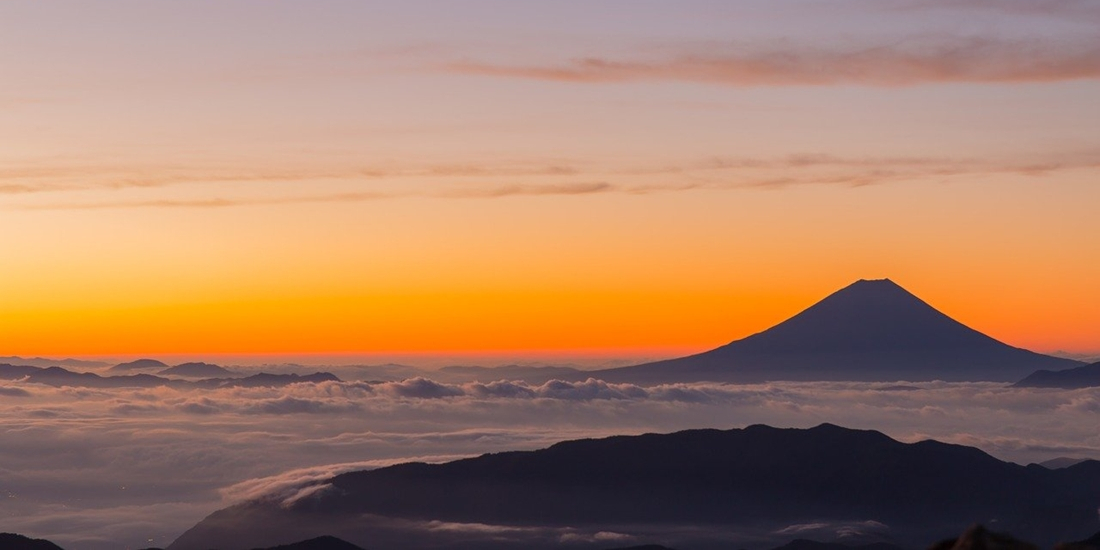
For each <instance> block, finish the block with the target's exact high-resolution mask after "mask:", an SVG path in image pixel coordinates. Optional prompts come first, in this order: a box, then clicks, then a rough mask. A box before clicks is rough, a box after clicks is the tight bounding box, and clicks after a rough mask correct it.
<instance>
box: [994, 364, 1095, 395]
mask: <svg viewBox="0 0 1100 550" xmlns="http://www.w3.org/2000/svg"><path fill="white" fill-rule="evenodd" d="M1015 385H1016V386H1017V387H1020V388H1061V389H1066V390H1073V389H1078V388H1092V387H1096V386H1100V363H1093V364H1091V365H1084V366H1081V367H1075V368H1072V369H1065V370H1060V371H1050V370H1038V371H1035V372H1033V373H1031V374H1029V375H1028V376H1027V377H1026V378H1024V379H1023V380H1020V381H1019V382H1017V383H1016V384H1015Z"/></svg>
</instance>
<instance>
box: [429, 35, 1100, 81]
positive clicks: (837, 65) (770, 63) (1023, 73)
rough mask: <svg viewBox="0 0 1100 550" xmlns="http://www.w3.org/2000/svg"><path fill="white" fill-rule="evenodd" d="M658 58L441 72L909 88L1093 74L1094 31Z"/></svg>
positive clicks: (486, 65) (1099, 45)
mask: <svg viewBox="0 0 1100 550" xmlns="http://www.w3.org/2000/svg"><path fill="white" fill-rule="evenodd" d="M683 49H684V50H687V51H684V52H683V53H679V54H675V55H672V56H670V57H666V58H660V59H642V60H639V59H612V58H608V57H600V56H592V57H584V58H578V59H571V60H568V61H565V62H561V63H556V64H545V65H536V64H531V65H506V64H497V63H490V62H483V61H476V60H467V61H459V62H454V63H451V64H448V65H446V66H445V67H444V68H445V69H446V70H449V71H452V72H456V73H462V74H470V75H480V76H495V77H506V78H522V79H533V80H547V81H557V82H575V83H621V82H642V81H686V82H700V83H709V84H722V85H728V86H742V87H750V86H835V85H862V86H915V85H920V84H940V83H960V82H966V83H1017V82H1057V81H1066V80H1081V79H1097V78H1100V34H1094V35H1091V36H1088V37H1085V38H1079V39H1076V40H1073V39H1057V40H1055V39H1045V38H1029V39H997V38H985V37H930V38H921V39H914V40H901V41H897V42H892V43H880V44H871V45H849V46H845V47H837V46H833V47H831V48H829V47H820V46H819V47H808V46H804V45H797V44H791V43H780V44H773V45H771V46H770V47H767V48H760V47H751V46H747V45H740V46H725V47H714V46H708V47H706V48H701V47H690V48H683Z"/></svg>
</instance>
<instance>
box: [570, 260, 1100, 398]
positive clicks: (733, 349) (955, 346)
mask: <svg viewBox="0 0 1100 550" xmlns="http://www.w3.org/2000/svg"><path fill="white" fill-rule="evenodd" d="M1080 364H1081V363H1080V362H1078V361H1074V360H1072V359H1063V358H1060V357H1051V356H1048V355H1042V354H1038V353H1034V352H1031V351H1027V350H1024V349H1020V348H1015V347H1012V346H1009V345H1007V344H1004V343H1002V342H999V341H997V340H995V339H993V338H991V337H989V336H986V335H985V334H982V333H980V332H978V331H976V330H974V329H971V328H969V327H967V326H966V325H963V324H962V323H959V322H958V321H955V320H954V319H952V318H950V317H948V316H947V315H944V314H943V313H940V312H939V311H937V310H936V309H935V308H933V307H932V306H930V305H928V304H927V303H925V302H924V301H922V300H921V299H920V298H917V297H916V296H914V295H913V294H911V293H909V292H908V291H907V290H905V289H903V288H902V287H900V286H898V285H897V284H895V283H894V282H893V281H891V280H889V279H881V280H860V281H857V282H855V283H853V284H851V285H849V286H847V287H845V288H843V289H841V290H839V291H837V292H835V293H833V294H831V295H830V296H828V297H826V298H825V299H824V300H821V301H820V302H818V303H816V304H814V305H813V306H811V307H810V308H808V309H806V310H805V311H803V312H801V313H799V314H798V315H795V316H794V317H792V318H790V319H788V320H786V321H784V322H782V323H780V324H778V325H776V326H774V327H772V328H770V329H768V330H765V331H764V332H760V333H757V334H753V335H752V336H749V337H747V338H743V339H741V340H736V341H734V342H731V343H729V344H727V345H725V346H722V347H720V348H717V349H713V350H710V351H707V352H703V353H700V354H697V355H692V356H689V357H682V358H678V359H669V360H665V361H658V362H655V363H647V364H642V365H635V366H631V367H621V368H615V369H606V370H600V371H593V372H589V373H586V374H587V375H589V376H592V377H595V378H600V379H603V380H606V381H608V382H631V383H644V384H655V383H672V382H695V381H717V382H745V383H751V382H764V381H772V380H873V381H892V380H910V381H921V380H946V381H976V380H989V381H1004V382H1009V381H1015V380H1019V379H1020V378H1021V377H1023V376H1026V375H1027V374H1028V373H1030V372H1033V371H1035V370H1036V369H1064V368H1070V367H1075V366H1078V365H1080Z"/></svg>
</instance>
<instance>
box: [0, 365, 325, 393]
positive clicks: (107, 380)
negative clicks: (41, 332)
mask: <svg viewBox="0 0 1100 550" xmlns="http://www.w3.org/2000/svg"><path fill="white" fill-rule="evenodd" d="M0 380H19V381H21V382H25V383H30V384H44V385H47V386H54V387H63V386H70V387H77V388H156V387H161V386H168V387H172V388H179V389H217V388H228V387H249V388H257V387H281V386H287V385H290V384H299V383H303V382H305V383H314V384H316V383H319V382H329V381H332V382H339V381H340V379H339V378H338V377H337V376H336V375H334V374H332V373H329V372H315V373H313V374H306V375H299V374H293V373H292V374H270V373H266V372H261V373H258V374H253V375H252V376H245V377H243V378H203V379H200V380H179V379H173V378H164V377H161V376H154V375H152V374H128V375H121V376H100V375H98V374H95V373H93V372H73V371H70V370H66V369H63V368H61V367H47V368H39V367H31V366H25V365H8V364H0Z"/></svg>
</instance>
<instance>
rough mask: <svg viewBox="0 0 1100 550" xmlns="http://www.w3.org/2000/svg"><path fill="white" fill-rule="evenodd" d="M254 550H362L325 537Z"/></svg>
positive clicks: (347, 543)
mask: <svg viewBox="0 0 1100 550" xmlns="http://www.w3.org/2000/svg"><path fill="white" fill-rule="evenodd" d="M256 550H363V548H362V547H359V546H356V545H354V544H352V543H350V542H348V541H345V540H340V539H338V538H336V537H332V536H328V535H325V536H321V537H316V538H312V539H309V540H303V541H301V542H294V543H291V544H281V545H279V546H273V547H270V548H258V549H256Z"/></svg>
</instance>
